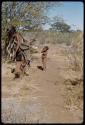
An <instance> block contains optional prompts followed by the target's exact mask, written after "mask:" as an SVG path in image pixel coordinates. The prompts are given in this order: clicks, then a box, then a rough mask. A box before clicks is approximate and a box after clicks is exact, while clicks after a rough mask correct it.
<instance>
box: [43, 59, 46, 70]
mask: <svg viewBox="0 0 85 125" xmlns="http://www.w3.org/2000/svg"><path fill="white" fill-rule="evenodd" d="M46 62H47V59H46V58H43V59H42V64H43V70H46Z"/></svg>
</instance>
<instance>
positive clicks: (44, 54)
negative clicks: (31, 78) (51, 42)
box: [41, 46, 49, 70]
mask: <svg viewBox="0 0 85 125" xmlns="http://www.w3.org/2000/svg"><path fill="white" fill-rule="evenodd" d="M48 49H49V47H48V46H45V47H44V48H43V49H42V51H41V53H42V64H43V70H46V63H47V54H48Z"/></svg>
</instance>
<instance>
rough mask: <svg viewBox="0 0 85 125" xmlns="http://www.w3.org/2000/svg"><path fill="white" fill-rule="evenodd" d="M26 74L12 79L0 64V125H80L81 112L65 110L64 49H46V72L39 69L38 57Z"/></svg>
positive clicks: (65, 62)
mask: <svg viewBox="0 0 85 125" xmlns="http://www.w3.org/2000/svg"><path fill="white" fill-rule="evenodd" d="M34 57H35V60H33V62H32V63H31V67H30V69H29V70H27V72H28V73H29V76H24V77H21V78H20V79H15V80H14V79H13V77H14V76H13V74H12V73H11V71H10V68H8V67H11V66H12V65H14V64H7V63H3V64H2V122H3V123H81V122H82V120H83V112H82V110H68V109H67V108H66V103H65V101H66V96H67V95H66V89H65V84H64V80H65V78H67V77H68V75H69V74H68V70H69V69H68V60H67V58H66V57H65V55H64V47H62V46H50V49H49V53H48V62H47V70H46V71H41V70H39V69H38V68H37V66H38V65H41V58H40V53H38V54H34Z"/></svg>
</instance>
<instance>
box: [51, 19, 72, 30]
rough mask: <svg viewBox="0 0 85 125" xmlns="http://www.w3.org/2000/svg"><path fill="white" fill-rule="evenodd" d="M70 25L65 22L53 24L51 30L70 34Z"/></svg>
mask: <svg viewBox="0 0 85 125" xmlns="http://www.w3.org/2000/svg"><path fill="white" fill-rule="evenodd" d="M70 28H71V27H70V25H68V24H67V23H65V22H63V21H62V22H59V21H57V22H55V23H53V24H51V28H50V30H53V31H59V32H69V31H70Z"/></svg>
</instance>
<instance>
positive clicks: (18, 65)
mask: <svg viewBox="0 0 85 125" xmlns="http://www.w3.org/2000/svg"><path fill="white" fill-rule="evenodd" d="M21 63H22V61H17V62H16V69H15V77H20V73H21V70H20V66H21Z"/></svg>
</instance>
